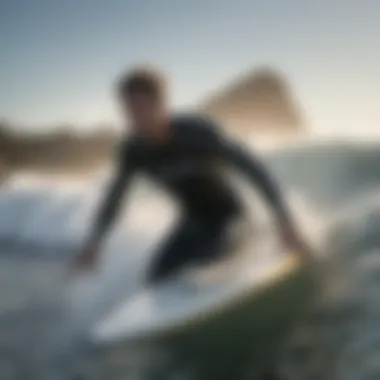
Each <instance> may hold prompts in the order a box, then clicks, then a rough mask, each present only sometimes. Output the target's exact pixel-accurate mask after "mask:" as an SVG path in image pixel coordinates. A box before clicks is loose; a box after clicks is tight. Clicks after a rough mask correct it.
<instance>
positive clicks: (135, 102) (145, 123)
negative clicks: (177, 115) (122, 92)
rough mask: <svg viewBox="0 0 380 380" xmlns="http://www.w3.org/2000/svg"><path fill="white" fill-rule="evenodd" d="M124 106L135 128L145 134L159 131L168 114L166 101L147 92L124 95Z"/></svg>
mask: <svg viewBox="0 0 380 380" xmlns="http://www.w3.org/2000/svg"><path fill="white" fill-rule="evenodd" d="M122 106H123V109H124V112H125V113H126V116H127V117H128V119H129V120H130V121H131V123H132V126H133V128H135V129H136V130H137V131H138V132H142V133H144V134H151V133H155V132H157V128H160V126H161V125H162V123H163V120H164V118H165V115H166V114H167V112H166V111H167V110H166V104H165V102H164V101H162V100H160V99H157V98H155V97H153V96H150V95H148V94H145V93H135V94H133V95H127V96H124V97H123V98H122Z"/></svg>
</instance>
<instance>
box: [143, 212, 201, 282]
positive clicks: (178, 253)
mask: <svg viewBox="0 0 380 380" xmlns="http://www.w3.org/2000/svg"><path fill="white" fill-rule="evenodd" d="M199 234H200V230H199V228H197V226H196V225H195V224H194V222H193V221H192V220H191V219H185V220H183V221H182V222H181V223H180V225H179V226H178V227H177V228H176V229H175V230H174V231H173V232H172V233H171V234H170V235H169V237H168V238H167V240H166V241H165V242H164V243H163V244H162V246H161V247H160V248H159V249H158V251H157V253H155V254H154V257H153V262H152V264H151V266H150V268H149V272H148V278H147V281H148V282H150V283H157V282H159V281H161V280H163V279H165V278H167V277H169V276H170V275H172V274H173V273H175V272H176V271H178V270H180V269H182V268H183V267H184V266H185V265H186V264H187V263H188V262H189V261H191V259H192V258H193V252H194V249H195V245H196V244H195V242H196V241H197V240H198V239H199Z"/></svg>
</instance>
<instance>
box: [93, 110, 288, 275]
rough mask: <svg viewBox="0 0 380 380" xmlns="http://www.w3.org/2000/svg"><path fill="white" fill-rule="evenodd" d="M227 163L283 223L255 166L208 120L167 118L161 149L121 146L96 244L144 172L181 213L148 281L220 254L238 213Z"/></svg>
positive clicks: (142, 143)
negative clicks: (167, 132) (135, 178)
mask: <svg viewBox="0 0 380 380" xmlns="http://www.w3.org/2000/svg"><path fill="white" fill-rule="evenodd" d="M226 163H227V164H231V165H233V166H235V167H236V168H237V169H239V170H240V171H242V172H243V173H245V174H246V175H247V176H248V177H249V178H250V179H251V180H252V181H254V182H255V184H256V185H257V186H258V187H259V188H260V189H261V190H262V193H263V195H264V196H265V197H266V199H267V201H268V202H269V203H270V204H271V205H272V206H273V208H274V210H275V212H276V214H277V217H278V220H279V222H280V223H281V224H284V223H287V214H286V213H285V211H284V205H283V204H282V202H281V199H280V196H279V194H278V190H277V188H276V186H275V185H274V184H273V182H272V181H271V179H270V178H269V176H268V175H267V173H266V171H265V170H264V168H263V166H262V165H261V164H260V163H259V161H258V160H257V159H256V158H254V157H253V156H252V154H251V153H249V154H248V153H247V152H245V151H244V150H243V149H242V148H241V147H240V145H237V144H235V143H234V142H232V141H231V140H229V139H226V138H225V137H223V136H222V134H221V132H220V131H219V129H218V127H217V126H216V125H215V124H214V123H213V122H212V121H210V120H207V119H204V118H202V117H200V116H197V115H189V116H177V117H173V118H172V120H171V121H170V138H169V139H168V141H166V142H164V143H162V144H157V143H155V142H151V141H148V140H146V139H144V138H142V137H137V136H131V137H129V139H128V140H126V141H125V142H124V144H123V146H122V149H121V155H120V158H119V162H118V172H117V175H116V178H115V180H114V182H113V184H112V185H111V187H110V190H109V192H108V195H107V197H106V199H105V202H104V203H103V205H102V207H101V211H100V215H99V217H98V219H97V222H96V226H95V231H94V233H95V236H96V237H97V238H98V239H99V237H100V236H102V235H103V234H104V233H105V232H106V231H107V229H108V227H109V225H110V224H111V222H112V221H113V219H114V217H115V215H116V212H117V211H118V209H119V204H120V200H121V198H122V195H123V193H124V191H125V189H126V188H127V187H128V185H129V184H130V182H131V179H132V177H133V175H134V174H135V173H137V172H143V173H144V174H146V175H148V176H149V177H150V178H151V179H153V180H154V181H156V182H158V183H160V184H161V185H163V187H164V188H166V189H167V191H168V192H169V193H170V194H171V195H172V196H174V197H175V198H177V200H178V201H179V204H180V206H181V208H182V218H181V220H180V221H179V223H178V226H177V227H176V228H175V229H174V231H173V232H172V233H171V234H170V236H169V238H168V240H166V242H165V243H164V245H163V247H161V248H160V250H159V252H158V253H157V255H156V256H155V259H154V262H153V264H152V266H151V269H150V271H149V274H148V277H149V280H150V281H156V280H159V279H162V278H164V277H166V276H167V275H169V274H172V273H173V272H174V271H175V270H177V269H180V268H182V267H183V266H184V265H186V264H188V263H189V262H191V261H194V260H205V259H206V260H207V259H211V258H214V257H215V256H216V255H218V254H220V253H221V252H222V248H223V245H224V241H223V238H224V236H225V232H226V227H227V226H228V225H229V222H230V221H231V220H232V219H233V218H235V217H237V216H239V215H240V214H241V213H242V212H243V207H242V204H241V202H240V199H239V198H238V197H237V194H236V193H235V192H234V191H233V189H232V186H231V185H230V184H229V183H228V181H227V178H226V176H225V175H224V174H223V169H224V168H225V164H226Z"/></svg>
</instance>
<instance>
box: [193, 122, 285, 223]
mask: <svg viewBox="0 0 380 380" xmlns="http://www.w3.org/2000/svg"><path fill="white" fill-rule="evenodd" d="M200 124H202V127H201V128H199V129H198V132H199V133H198V138H197V140H198V142H199V146H202V149H203V150H207V151H208V152H210V153H211V154H212V155H213V156H216V157H218V158H221V159H222V160H224V161H225V162H226V163H229V164H232V165H233V166H234V167H236V168H237V169H238V170H239V171H241V172H243V173H244V174H245V175H246V176H247V177H248V178H249V179H250V182H252V183H254V184H255V185H256V186H257V187H258V188H259V190H261V193H262V195H263V196H264V198H265V199H266V201H267V202H268V204H269V205H270V206H271V207H272V209H273V210H274V212H275V214H276V216H277V220H278V222H279V223H280V225H281V227H282V228H288V227H289V226H290V223H291V220H290V214H289V212H288V211H287V208H286V205H285V202H284V201H283V199H282V196H281V193H280V190H279V187H278V186H277V184H276V183H275V181H274V180H273V179H272V177H271V176H270V174H269V173H268V171H267V170H266V168H265V167H264V165H263V164H262V163H261V161H260V160H259V159H258V158H257V157H256V156H255V155H254V154H253V153H252V152H251V151H249V152H248V151H247V150H245V149H244V148H243V147H242V146H241V145H240V144H238V143H237V142H234V141H233V140H232V139H229V138H227V137H225V136H223V134H222V133H221V132H220V129H219V128H218V126H217V125H216V124H214V123H213V122H212V121H210V120H203V121H202V122H201V123H200Z"/></svg>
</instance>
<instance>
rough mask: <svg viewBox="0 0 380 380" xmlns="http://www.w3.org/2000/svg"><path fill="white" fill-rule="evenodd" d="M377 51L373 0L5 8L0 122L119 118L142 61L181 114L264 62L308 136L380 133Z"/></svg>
mask: <svg viewBox="0 0 380 380" xmlns="http://www.w3.org/2000/svg"><path fill="white" fill-rule="evenodd" d="M379 46H380V1H378V0H350V1H349V0H260V1H259V0H256V1H255V0H191V1H190V0H189V1H188V0H64V1H62V0H0V58H1V61H0V62H1V63H0V117H4V118H6V119H7V120H10V121H13V122H15V123H20V124H23V125H25V126H26V127H28V128H36V127H37V126H38V127H39V128H44V127H46V126H47V125H49V124H51V123H56V122H60V121H62V122H72V123H78V124H80V125H86V124H91V123H93V122H98V121H107V120H115V118H116V117H117V112H116V111H117V110H116V109H115V106H114V99H113V97H112V83H113V80H114V78H115V77H116V76H117V75H118V74H119V73H120V71H121V70H123V69H125V68H127V67H128V66H129V65H131V64H133V63H135V62H140V61H147V60H149V61H153V62H155V63H157V64H159V65H160V66H161V67H163V68H164V69H166V70H167V71H168V73H169V74H170V75H171V76H172V80H173V85H174V86H173V90H174V96H175V103H176V104H177V105H181V106H182V105H192V104H194V103H195V102H196V101H198V100H199V99H201V98H203V97H204V96H205V95H206V94H207V93H208V92H210V91H213V90H214V89H216V88H218V87H220V86H222V85H223V83H225V82H226V81H228V80H230V79H231V78H233V77H234V76H235V75H236V74H239V73H240V72H241V71H242V70H247V69H250V68H252V67H254V66H255V65H261V64H271V65H274V66H276V67H278V68H279V69H280V70H281V71H282V72H283V73H285V74H286V75H288V76H289V79H290V80H291V83H292V84H293V88H294V92H295V94H296V95H297V96H298V98H299V100H300V102H301V103H302V105H303V107H304V108H305V110H306V112H307V115H308V116H309V119H310V121H311V125H312V128H313V129H314V130H316V131H318V132H320V133H325V132H328V133H350V134H351V133H354V132H355V133H356V132H363V131H367V130H368V132H369V131H370V130H371V131H372V132H374V131H377V130H379V132H378V133H379V134H380V49H379Z"/></svg>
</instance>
